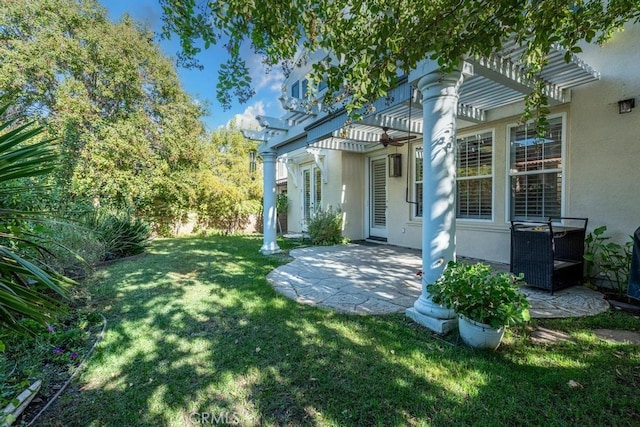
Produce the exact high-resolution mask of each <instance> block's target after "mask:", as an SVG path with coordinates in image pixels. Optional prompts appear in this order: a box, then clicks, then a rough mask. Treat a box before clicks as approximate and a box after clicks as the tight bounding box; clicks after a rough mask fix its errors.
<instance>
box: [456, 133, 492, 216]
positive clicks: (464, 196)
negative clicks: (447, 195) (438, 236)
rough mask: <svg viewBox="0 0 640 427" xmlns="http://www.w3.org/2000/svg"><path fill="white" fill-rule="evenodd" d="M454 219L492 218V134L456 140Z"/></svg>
mask: <svg viewBox="0 0 640 427" xmlns="http://www.w3.org/2000/svg"><path fill="white" fill-rule="evenodd" d="M456 175H457V176H456V191H457V193H456V218H460V219H492V217H493V133H492V132H484V133H481V134H476V135H471V136H465V137H461V138H458V140H457V156H456Z"/></svg>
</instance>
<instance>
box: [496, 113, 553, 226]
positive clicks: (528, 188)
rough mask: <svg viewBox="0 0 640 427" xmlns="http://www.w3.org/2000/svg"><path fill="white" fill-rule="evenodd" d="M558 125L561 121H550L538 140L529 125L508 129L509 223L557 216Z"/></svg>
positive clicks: (531, 126)
mask: <svg viewBox="0 0 640 427" xmlns="http://www.w3.org/2000/svg"><path fill="white" fill-rule="evenodd" d="M562 121H563V120H562V117H555V118H550V119H549V129H548V131H547V132H546V133H545V135H544V136H543V137H542V138H541V137H539V136H538V135H537V132H536V128H535V125H533V124H527V125H522V126H514V127H512V128H510V130H509V136H510V143H511V153H510V168H509V177H510V181H511V200H510V210H511V212H510V216H511V219H512V220H523V219H540V218H546V217H549V216H561V214H562V212H561V210H562V209H561V208H562V164H563V163H562V151H563V150H562V144H563V142H562V141H563V123H562Z"/></svg>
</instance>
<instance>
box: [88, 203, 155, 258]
mask: <svg viewBox="0 0 640 427" xmlns="http://www.w3.org/2000/svg"><path fill="white" fill-rule="evenodd" d="M93 228H94V230H95V232H96V233H97V236H98V240H99V241H100V242H101V243H102V244H104V246H105V255H106V256H105V259H107V260H109V259H116V258H123V257H127V256H131V255H137V254H140V253H142V252H144V251H145V249H146V248H147V247H148V246H149V243H150V239H151V226H150V225H149V224H148V223H146V222H145V221H143V220H142V219H140V218H135V217H133V215H131V214H129V213H128V212H103V211H98V212H97V213H96V215H95V217H94V219H93Z"/></svg>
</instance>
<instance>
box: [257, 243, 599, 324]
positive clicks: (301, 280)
mask: <svg viewBox="0 0 640 427" xmlns="http://www.w3.org/2000/svg"><path fill="white" fill-rule="evenodd" d="M291 256H292V257H293V258H295V259H294V260H293V261H292V262H290V263H289V264H286V265H283V266H280V267H278V268H276V269H275V270H273V271H272V272H271V273H269V275H268V276H267V280H268V281H269V283H271V285H272V286H273V287H274V289H275V290H276V291H277V292H279V293H281V294H283V295H285V296H287V297H289V298H291V299H293V300H296V301H298V302H300V303H303V304H312V305H317V306H321V307H327V308H331V309H333V310H336V311H339V312H346V313H354V314H384V313H396V312H403V311H404V310H405V309H407V308H409V307H412V306H413V303H414V302H415V301H416V299H417V298H418V296H419V295H420V291H421V286H420V280H419V278H418V276H417V275H416V272H417V271H418V270H419V269H420V266H421V263H422V260H421V257H420V251H418V250H413V249H407V248H400V247H396V246H389V245H377V244H349V245H342V246H313V247H307V248H299V249H294V250H292V251H291ZM471 261H475V260H471ZM488 264H491V265H492V267H494V269H496V270H497V271H508V270H509V266H508V265H506V264H495V263H488ZM522 291H523V292H524V293H525V294H526V295H527V298H528V300H529V301H530V302H531V308H530V311H531V316H532V317H535V318H560V317H581V316H592V315H595V314H598V313H601V312H603V311H606V310H607V309H608V308H609V304H608V303H607V301H605V300H604V298H603V295H602V294H600V293H599V292H596V291H593V290H591V289H588V288H585V287H584V286H574V287H571V288H567V289H564V290H561V291H557V292H555V293H554V294H553V295H550V293H549V292H548V291H545V290H539V289H534V288H530V287H523V288H522Z"/></svg>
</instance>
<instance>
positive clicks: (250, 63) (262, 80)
mask: <svg viewBox="0 0 640 427" xmlns="http://www.w3.org/2000/svg"><path fill="white" fill-rule="evenodd" d="M247 67H249V75H250V76H251V82H252V84H253V88H254V89H255V91H256V92H260V90H262V89H267V90H269V91H272V92H277V93H280V91H281V90H282V83H283V82H284V73H283V72H282V67H280V66H279V65H276V66H273V67H271V68H270V69H269V68H267V67H266V66H265V65H264V64H263V63H262V57H261V56H260V55H257V54H255V53H254V54H252V55H251V56H250V57H249V59H248V60H247Z"/></svg>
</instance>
